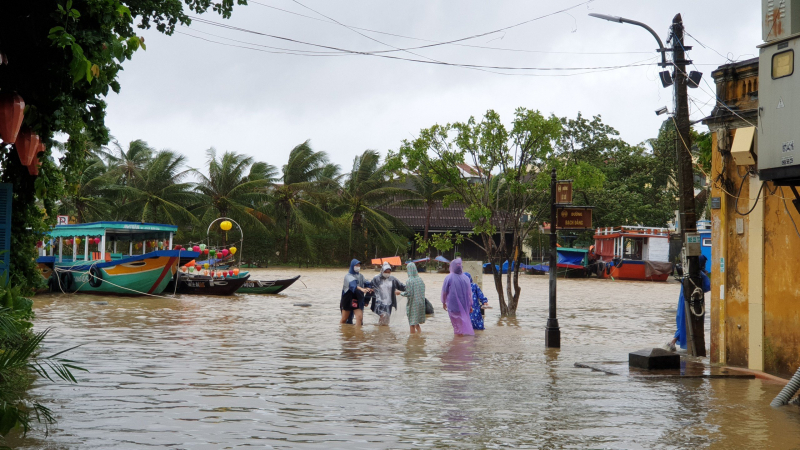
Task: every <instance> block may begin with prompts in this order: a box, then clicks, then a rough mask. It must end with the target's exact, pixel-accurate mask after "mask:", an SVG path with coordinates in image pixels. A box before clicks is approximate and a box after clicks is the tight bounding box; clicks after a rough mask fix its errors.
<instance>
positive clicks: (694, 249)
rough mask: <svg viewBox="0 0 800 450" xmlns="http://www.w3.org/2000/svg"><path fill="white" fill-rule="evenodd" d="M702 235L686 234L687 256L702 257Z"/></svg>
mask: <svg viewBox="0 0 800 450" xmlns="http://www.w3.org/2000/svg"><path fill="white" fill-rule="evenodd" d="M701 242H702V240H701V239H700V233H686V244H685V249H686V256H700V254H701V253H702V252H701V249H700V244H701Z"/></svg>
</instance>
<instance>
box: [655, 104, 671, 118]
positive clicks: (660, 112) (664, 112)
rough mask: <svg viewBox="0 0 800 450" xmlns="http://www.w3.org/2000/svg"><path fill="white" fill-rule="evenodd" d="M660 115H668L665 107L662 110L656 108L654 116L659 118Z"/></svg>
mask: <svg viewBox="0 0 800 450" xmlns="http://www.w3.org/2000/svg"><path fill="white" fill-rule="evenodd" d="M662 114H669V110H668V109H667V107H666V106H664V107H662V108H658V109H657V110H656V115H657V116H660V115H662Z"/></svg>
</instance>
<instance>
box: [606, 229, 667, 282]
mask: <svg viewBox="0 0 800 450" xmlns="http://www.w3.org/2000/svg"><path fill="white" fill-rule="evenodd" d="M594 239H595V248H594V253H595V255H596V257H597V260H598V261H602V262H604V263H606V265H607V268H606V270H605V275H606V276H607V277H613V278H620V279H632V280H653V281H665V280H666V279H667V277H668V276H669V272H670V271H671V264H670V261H669V229H667V228H654V227H635V226H623V227H607V228H598V229H597V231H596V232H595V236H594ZM626 266H627V268H626Z"/></svg>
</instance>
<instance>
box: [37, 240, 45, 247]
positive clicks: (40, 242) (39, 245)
mask: <svg viewBox="0 0 800 450" xmlns="http://www.w3.org/2000/svg"><path fill="white" fill-rule="evenodd" d="M42 245H44V243H43V242H42V241H39V242H37V243H36V246H37V247H39V248H42Z"/></svg>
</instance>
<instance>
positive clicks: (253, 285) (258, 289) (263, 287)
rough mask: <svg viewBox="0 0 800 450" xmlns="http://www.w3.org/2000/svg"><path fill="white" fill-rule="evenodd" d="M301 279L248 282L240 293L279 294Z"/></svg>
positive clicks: (298, 277) (298, 276)
mask: <svg viewBox="0 0 800 450" xmlns="http://www.w3.org/2000/svg"><path fill="white" fill-rule="evenodd" d="M299 279H300V275H297V276H296V277H294V278H287V279H285V280H248V281H247V282H246V283H244V285H243V286H242V287H241V288H240V289H239V291H238V292H239V293H240V294H278V293H280V292H282V291H283V290H284V289H286V288H288V287H289V286H291V285H292V284H294V282H295V281H297V280H299Z"/></svg>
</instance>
